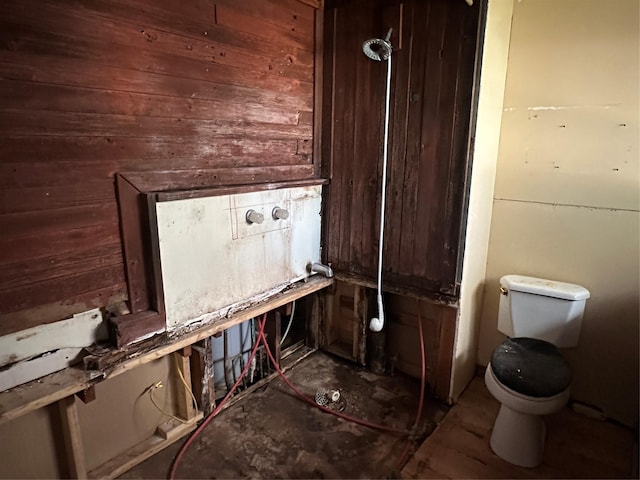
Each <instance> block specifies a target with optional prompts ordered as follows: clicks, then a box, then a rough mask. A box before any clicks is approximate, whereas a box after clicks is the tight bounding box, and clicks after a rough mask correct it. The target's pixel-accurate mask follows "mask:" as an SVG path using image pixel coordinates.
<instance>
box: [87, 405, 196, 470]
mask: <svg viewBox="0 0 640 480" xmlns="http://www.w3.org/2000/svg"><path fill="white" fill-rule="evenodd" d="M202 417H203V415H202V412H200V413H199V414H198V415H196V416H195V417H194V418H193V419H192V420H191V421H190V422H189V423H178V422H177V421H175V420H169V421H168V422H166V423H165V424H163V425H161V426H160V427H158V431H157V433H156V434H155V435H152V436H151V437H149V438H148V439H147V440H144V441H143V442H140V443H139V444H138V445H136V446H135V447H133V448H130V449H128V450H127V451H125V452H124V453H122V454H120V455H118V456H116V457H114V458H112V459H111V460H107V461H106V462H105V463H103V464H102V465H100V466H99V467H96V468H94V469H93V470H91V471H90V472H89V473H88V476H87V478H116V477H119V476H120V475H122V474H123V473H124V472H126V471H128V470H130V469H132V468H133V467H135V466H136V465H138V464H139V463H141V462H144V461H145V460H146V459H148V458H150V457H152V456H153V455H155V454H156V453H158V452H159V451H160V450H162V449H164V448H166V447H168V446H169V445H171V444H172V443H174V442H177V441H178V440H180V439H181V438H182V437H183V436H185V435H186V434H187V433H189V432H191V431H192V430H194V429H195V428H196V427H197V426H198V422H199V421H200V420H201V419H202Z"/></svg>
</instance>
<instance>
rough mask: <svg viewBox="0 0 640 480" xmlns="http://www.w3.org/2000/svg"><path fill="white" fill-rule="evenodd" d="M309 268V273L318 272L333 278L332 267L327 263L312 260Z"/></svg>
mask: <svg viewBox="0 0 640 480" xmlns="http://www.w3.org/2000/svg"><path fill="white" fill-rule="evenodd" d="M308 268H309V271H310V272H311V273H313V272H315V273H319V274H320V275H324V276H325V277H327V278H333V269H332V268H331V267H330V266H329V265H324V264H322V263H319V262H313V263H312V264H311V266H310V267H308Z"/></svg>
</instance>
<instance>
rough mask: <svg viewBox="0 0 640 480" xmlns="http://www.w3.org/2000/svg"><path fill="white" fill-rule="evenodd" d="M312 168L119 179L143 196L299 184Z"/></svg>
mask: <svg viewBox="0 0 640 480" xmlns="http://www.w3.org/2000/svg"><path fill="white" fill-rule="evenodd" d="M313 173H314V171H313V166H312V165H292V166H279V167H278V166H275V167H270V168H268V169H267V168H258V167H255V168H243V169H239V170H237V169H232V168H229V169H224V168H220V169H207V170H205V169H199V170H169V171H164V172H125V173H123V175H124V176H125V177H126V178H127V180H128V181H129V182H131V183H132V184H134V185H135V186H136V187H137V188H138V189H140V190H141V191H145V192H157V191H166V190H192V189H194V188H204V187H214V186H223V185H246V184H250V183H254V184H259V183H265V182H273V181H277V180H286V181H290V180H302V179H308V178H312V177H313Z"/></svg>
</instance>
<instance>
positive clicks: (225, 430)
mask: <svg viewBox="0 0 640 480" xmlns="http://www.w3.org/2000/svg"><path fill="white" fill-rule="evenodd" d="M287 376H288V377H289V379H290V380H291V381H292V382H293V384H294V385H296V386H297V387H298V388H299V389H300V390H302V391H303V392H304V393H305V394H306V395H307V396H309V397H310V398H312V399H314V398H315V400H316V402H317V403H320V404H323V405H325V406H326V407H327V408H330V409H332V410H336V411H339V412H341V413H342V414H344V415H349V416H353V417H357V418H359V419H364V420H367V421H369V422H372V423H376V424H382V425H385V426H389V427H394V428H396V429H398V430H402V431H407V430H409V429H410V428H411V427H412V426H413V423H414V421H415V415H416V410H417V404H418V398H419V389H420V385H419V382H418V381H417V380H415V379H413V378H409V377H406V376H404V375H394V376H387V375H377V374H373V373H371V372H369V371H367V370H366V369H363V368H361V367H358V366H356V365H354V364H352V363H349V362H345V361H343V360H341V359H338V358H335V357H333V356H330V355H327V354H324V353H321V352H316V353H314V354H312V355H310V356H309V357H307V358H306V359H305V360H303V361H302V362H300V363H299V364H298V365H296V366H295V367H294V368H293V369H292V370H290V371H289V372H288V373H287ZM447 410H448V407H447V406H446V405H444V404H443V403H441V402H438V401H435V400H432V399H429V398H428V397H427V399H426V401H425V405H424V409H423V414H422V419H421V422H420V424H419V426H418V428H417V431H416V432H412V435H411V438H412V440H414V441H415V444H414V445H412V447H411V448H417V446H419V445H420V443H421V442H422V441H423V440H424V438H426V436H428V435H429V433H431V432H432V431H433V429H434V428H435V427H436V425H437V424H438V422H439V421H440V420H441V419H442V417H443V416H444V414H445V413H446V412H447ZM181 444H182V442H178V443H177V444H175V445H172V446H171V447H169V448H167V449H165V450H163V451H161V452H159V453H158V454H156V455H155V456H154V457H152V458H150V459H149V460H147V461H146V462H144V463H141V464H140V465H138V466H136V467H135V468H133V469H132V470H130V471H129V472H127V473H126V474H124V475H123V476H122V477H121V478H129V479H134V478H166V475H167V472H168V471H169V468H170V465H171V461H172V460H173V457H174V456H175V454H176V452H177V451H178V449H179V448H180V445H181ZM406 447H407V436H406V435H405V436H400V435H396V434H393V433H388V432H382V431H378V430H373V429H371V428H367V427H363V426H361V425H357V424H355V423H352V422H349V421H347V420H344V419H342V418H337V417H335V416H334V415H331V414H328V413H324V412H321V411H320V410H319V409H318V408H315V407H314V406H311V405H308V404H306V403H304V402H303V401H301V400H300V399H299V398H298V397H296V396H295V394H293V392H291V390H289V389H288V387H287V386H286V385H285V384H284V382H282V380H281V379H279V378H278V379H275V380H273V381H271V382H270V383H268V384H266V385H265V386H264V387H262V388H260V389H258V390H257V391H255V392H253V393H251V394H249V395H247V396H246V397H245V398H242V399H241V400H240V401H238V402H237V403H236V404H234V405H232V406H231V407H229V408H228V409H226V410H224V411H223V412H221V413H220V414H219V415H218V417H216V418H215V419H214V420H213V421H212V422H211V424H210V425H208V426H207V428H206V429H204V431H203V432H202V434H201V435H200V437H199V438H198V439H197V440H196V441H195V442H194V444H193V445H192V446H191V448H190V449H189V450H188V451H187V453H186V455H185V456H184V458H183V459H182V461H181V463H180V466H179V469H178V474H177V477H178V478H256V479H258V478H389V477H391V476H393V477H397V476H398V475H399V471H400V469H399V465H397V462H398V460H399V458H400V457H401V456H402V455H403V452H404V450H405V449H406Z"/></svg>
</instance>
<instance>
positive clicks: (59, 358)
mask: <svg viewBox="0 0 640 480" xmlns="http://www.w3.org/2000/svg"><path fill="white" fill-rule="evenodd" d="M82 350H83V349H82V348H61V349H60V350H56V351H54V352H51V353H47V354H45V355H42V356H41V357H36V358H33V359H31V360H24V361H22V362H18V363H16V364H15V365H11V366H10V367H9V368H7V369H6V370H2V371H0V392H3V391H5V390H8V389H10V388H13V387H15V386H16V385H22V384H23V383H27V382H30V381H31V380H35V379H36V378H40V377H44V376H45V375H49V374H50V373H53V372H57V371H58V370H62V369H63V368H67V367H68V366H70V365H73V364H74V363H77V362H78V361H79V360H80V353H81V352H82Z"/></svg>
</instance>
